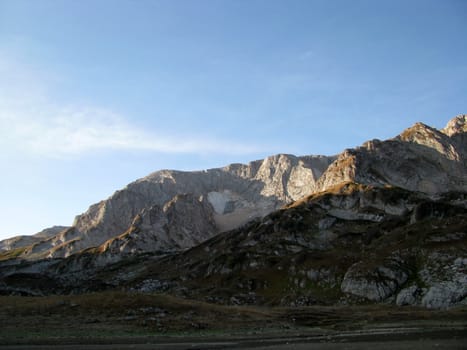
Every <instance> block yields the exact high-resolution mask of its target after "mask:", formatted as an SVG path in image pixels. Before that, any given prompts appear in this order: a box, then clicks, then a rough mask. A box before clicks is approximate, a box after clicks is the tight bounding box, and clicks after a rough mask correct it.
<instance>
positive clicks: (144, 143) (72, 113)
mask: <svg viewBox="0 0 467 350" xmlns="http://www.w3.org/2000/svg"><path fill="white" fill-rule="evenodd" d="M0 72H1V73H2V74H3V79H2V82H0V92H1V93H0V145H1V146H2V149H3V150H5V149H6V150H8V149H10V150H13V151H15V152H25V153H28V154H36V155H41V156H47V157H66V156H70V155H83V154H86V153H91V152H95V151H100V150H103V151H105V150H110V151H112V150H114V151H148V152H160V153H169V154H175V153H185V154H186V153H188V154H189V153H193V154H194V153H213V154H214V153H215V154H250V153H256V152H264V151H265V149H261V148H260V147H257V146H254V145H251V146H250V145H245V143H244V142H243V143H241V142H236V141H228V140H227V141H226V140H217V139H215V138H213V139H209V138H207V139H206V138H199V137H193V136H190V135H177V134H174V133H173V132H167V130H146V129H143V128H142V127H138V126H134V125H133V124H132V123H130V120H129V119H128V118H125V117H124V116H122V115H120V114H118V113H115V112H113V111H111V110H109V109H106V108H97V107H86V106H77V107H76V106H73V107H70V106H68V107H66V106H61V105H57V104H54V103H53V102H51V100H52V99H51V98H50V97H49V96H48V94H47V86H44V84H43V83H42V81H39V79H38V77H37V74H35V72H34V71H31V70H30V69H29V67H27V66H24V65H19V64H16V63H12V62H11V61H8V60H6V59H2V60H0ZM29 87H33V88H29Z"/></svg>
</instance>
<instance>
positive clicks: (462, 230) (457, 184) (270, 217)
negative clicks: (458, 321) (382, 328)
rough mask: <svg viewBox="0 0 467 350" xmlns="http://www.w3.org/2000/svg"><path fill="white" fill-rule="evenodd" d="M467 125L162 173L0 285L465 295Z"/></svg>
mask: <svg viewBox="0 0 467 350" xmlns="http://www.w3.org/2000/svg"><path fill="white" fill-rule="evenodd" d="M466 132H467V126H466V116H465V115H459V116H457V117H455V118H454V119H452V120H451V121H449V123H448V124H447V126H446V127H445V128H443V129H441V130H437V129H434V128H431V127H429V126H427V125H425V124H422V123H417V124H415V125H414V126H412V127H410V128H408V129H406V130H404V131H403V132H402V133H401V134H400V135H398V136H396V137H394V138H392V139H389V140H386V141H379V140H372V141H369V142H366V143H364V144H363V145H362V146H360V147H357V148H354V149H348V150H345V151H344V152H342V153H341V154H339V155H338V156H337V157H324V156H306V157H295V156H292V155H277V156H272V157H268V158H266V159H264V160H260V161H254V162H251V163H249V164H246V165H243V164H233V165H229V166H227V167H224V168H219V169H211V170H206V171H198V172H179V171H169V170H163V171H158V172H155V173H153V174H151V175H149V176H147V177H145V178H143V179H140V180H137V181H135V182H134V183H131V184H129V185H128V186H127V187H126V188H124V189H123V190H121V191H117V192H116V193H115V194H114V195H113V196H111V197H110V198H109V199H107V200H105V201H102V202H100V203H97V204H95V205H93V206H91V207H90V208H89V210H88V211H87V212H86V213H84V214H82V215H79V216H78V217H77V218H76V220H75V223H74V224H73V226H72V227H71V228H68V229H66V230H64V231H62V232H60V233H58V234H57V235H55V236H53V237H51V238H47V239H45V240H42V241H41V242H39V243H35V244H33V245H31V246H28V247H23V248H21V249H22V251H20V252H16V253H15V257H16V259H9V260H7V261H5V262H4V263H2V264H0V278H1V279H0V292H1V293H20V294H32V295H41V294H48V293H83V292H88V291H95V290H100V289H113V288H126V289H129V290H134V291H138V292H154V291H156V292H161V291H164V292H168V293H171V294H175V295H178V296H182V297H188V298H194V299H203V300H207V301H210V302H217V303H224V304H266V305H286V306H293V305H295V306H298V305H309V304H335V303H340V304H348V303H362V302H363V303H367V302H392V303H397V304H399V305H405V304H410V305H423V306H425V307H430V308H445V307H451V306H454V305H459V304H465V303H467V299H466V297H467V287H466V286H467V212H466V210H467V204H466V203H467V200H466V199H467V161H466V152H467V138H466V135H467V133H466ZM7 253H8V252H7ZM0 257H1V255H0ZM10 257H11V256H10ZM4 258H5V256H4ZM25 259H26V260H25Z"/></svg>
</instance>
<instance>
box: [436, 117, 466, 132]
mask: <svg viewBox="0 0 467 350" xmlns="http://www.w3.org/2000/svg"><path fill="white" fill-rule="evenodd" d="M441 131H442V132H443V133H444V134H446V135H448V136H453V135H455V134H461V133H466V132H467V115H466V114H459V115H458V116H456V117H454V118H453V119H451V120H450V121H449V122H448V123H447V124H446V127H445V128H444V129H442V130H441Z"/></svg>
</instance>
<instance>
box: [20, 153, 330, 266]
mask: <svg viewBox="0 0 467 350" xmlns="http://www.w3.org/2000/svg"><path fill="white" fill-rule="evenodd" d="M334 159H335V157H324V156H305V157H295V156H292V155H285V154H281V155H277V156H272V157H268V158H266V159H264V160H260V161H254V162H251V163H249V164H246V165H245V164H231V165H229V166H226V167H224V168H219V169H210V170H206V171H195V172H182V171H174V170H162V171H157V172H155V173H153V174H150V175H149V176H147V177H145V178H142V179H140V180H137V181H135V182H133V183H131V184H129V185H128V186H127V187H125V188H124V189H122V190H120V191H117V192H115V193H114V194H113V195H112V196H111V197H110V198H108V199H106V200H104V201H101V202H99V203H97V204H94V205H92V206H91V207H90V208H89V209H88V211H86V212H85V213H84V214H81V215H78V216H77V217H76V219H75V221H74V223H73V225H72V227H70V228H69V229H67V230H65V231H63V232H60V233H59V234H58V235H56V236H54V237H51V238H49V239H47V240H44V241H42V242H39V243H36V244H34V245H33V246H31V247H29V248H28V249H26V250H25V251H24V253H23V254H22V256H21V257H23V258H27V259H38V258H45V257H48V258H51V257H66V256H69V255H71V254H74V253H76V252H79V251H81V250H84V249H87V248H90V247H97V246H100V245H103V247H102V249H104V250H105V249H112V250H113V251H119V252H142V251H154V250H163V251H171V250H179V249H185V248H188V247H191V246H193V245H195V244H197V243H200V242H202V241H203V240H206V239H208V238H210V237H212V236H214V235H215V234H217V233H219V232H222V231H226V230H229V229H232V228H235V227H238V226H239V225H241V224H243V223H245V222H247V221H248V220H250V219H252V218H255V217H258V216H264V215H266V214H268V213H270V212H271V211H273V210H275V209H278V208H279V207H281V206H282V205H284V204H286V203H288V202H290V201H292V200H296V199H299V198H301V197H303V196H305V195H306V194H308V193H310V192H313V191H314V190H315V188H316V181H317V179H318V178H319V177H320V176H321V174H322V173H323V172H324V171H325V170H326V168H327V167H328V166H329V164H330V163H331V162H332V161H333V160H334ZM130 241H131V242H130Z"/></svg>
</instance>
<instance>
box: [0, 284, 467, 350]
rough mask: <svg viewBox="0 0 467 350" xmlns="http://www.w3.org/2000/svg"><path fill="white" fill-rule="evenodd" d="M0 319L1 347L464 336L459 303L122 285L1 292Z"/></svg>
mask: <svg viewBox="0 0 467 350" xmlns="http://www.w3.org/2000/svg"><path fill="white" fill-rule="evenodd" d="M0 322H1V325H2V327H1V328H0V345H2V348H5V349H25V348H32V349H34V348H35V349H45V348H53V346H56V347H57V348H64V349H65V348H66V349H109V347H108V346H111V347H110V348H112V349H118V348H121V349H126V348H130V347H129V346H130V345H131V346H132V347H131V348H133V349H147V348H160V349H186V348H193V346H195V347H196V348H198V349H205V348H209V349H221V348H249V347H250V348H261V347H264V346H268V349H292V348H294V349H299V348H300V346H302V345H303V344H308V343H310V342H311V343H314V344H316V346H317V345H318V344H319V347H316V348H317V349H320V348H322V349H326V348H327V347H326V344H327V343H329V344H334V345H336V344H342V343H348V344H350V345H349V347H347V348H349V349H352V348H357V347H355V346H357V344H358V343H361V342H363V343H365V344H370V343H374V342H382V344H386V345H385V346H389V345H390V344H391V343H394V342H397V347H398V348H403V347H404V346H405V345H404V344H406V345H407V346H408V347H410V348H415V349H416V348H417V347H414V344H412V342H414V341H416V342H418V343H417V344H418V346H420V345H423V347H424V348H430V346H431V345H433V346H434V345H435V344H438V348H439V346H448V348H456V347H457V346H458V345H460V344H464V341H466V337H467V336H466V334H467V308H466V307H463V308H456V309H452V310H448V311H431V310H426V309H419V308H405V307H404V308H401V307H394V306H381V305H361V306H332V307H323V306H316V307H303V308H265V307H264V308H260V307H245V306H242V307H240V306H235V307H234V306H222V305H215V304H209V303H203V302H198V301H191V300H186V299H180V298H175V297H172V296H168V295H163V294H141V293H124V292H104V293H94V294H87V295H76V296H48V297H14V296H3V297H0ZM440 340H442V341H441V342H440ZM78 344H79V346H78ZM148 344H150V345H148ZM292 344H293V347H292ZM430 344H431V345H430ZM440 344H443V345H440ZM33 345H34V346H33ZM409 345H410V346H409ZM147 346H152V347H147ZM393 347H394V344H393ZM360 348H361V347H360ZM441 348H442V347H441Z"/></svg>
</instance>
